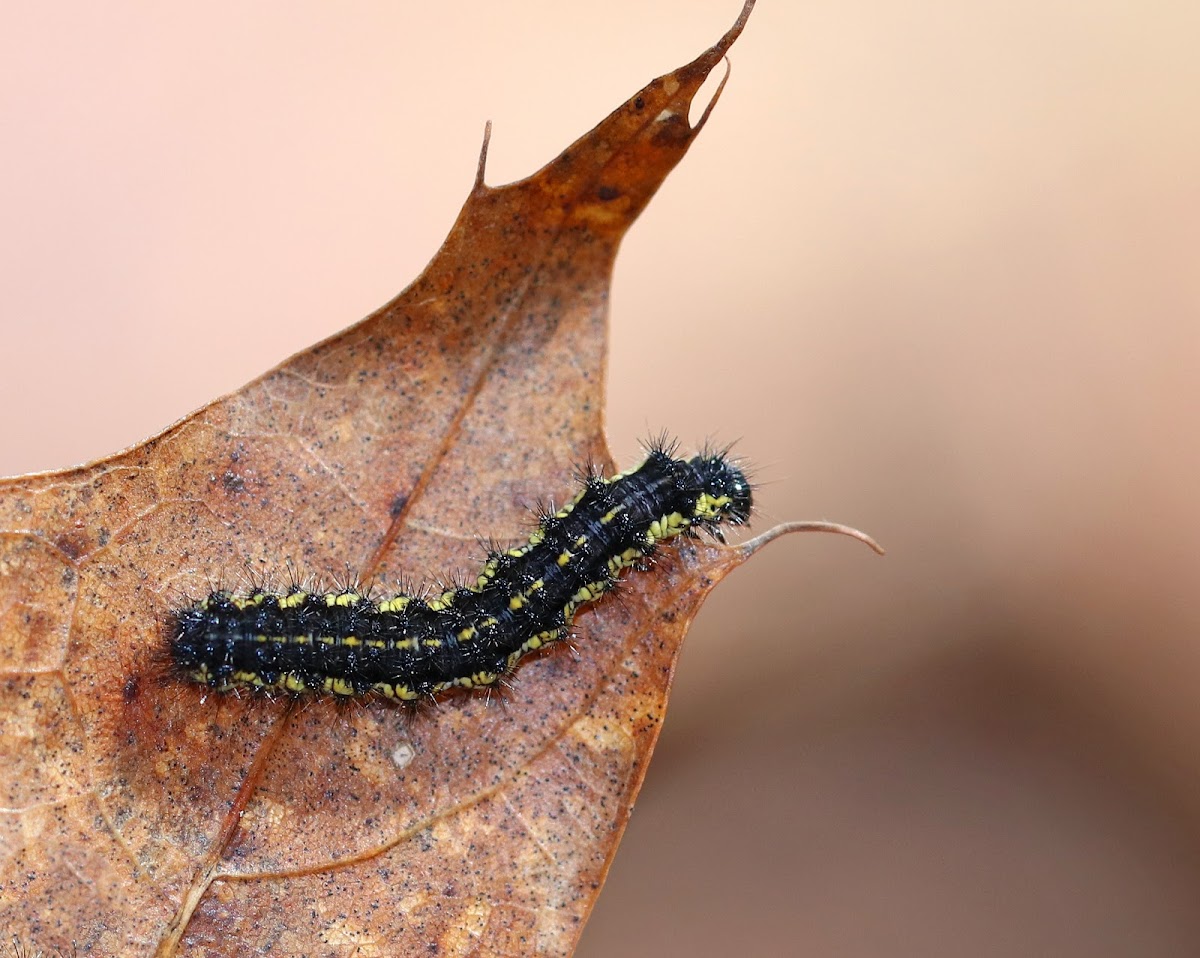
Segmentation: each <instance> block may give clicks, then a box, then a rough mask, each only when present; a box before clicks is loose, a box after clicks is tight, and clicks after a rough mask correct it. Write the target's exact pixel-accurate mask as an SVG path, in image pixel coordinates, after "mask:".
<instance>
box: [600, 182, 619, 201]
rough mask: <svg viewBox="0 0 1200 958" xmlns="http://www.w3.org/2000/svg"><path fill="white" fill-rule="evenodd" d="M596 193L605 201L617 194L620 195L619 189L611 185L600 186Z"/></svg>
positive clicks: (615, 196)
mask: <svg viewBox="0 0 1200 958" xmlns="http://www.w3.org/2000/svg"><path fill="white" fill-rule="evenodd" d="M596 195H597V196H599V197H600V199H602V200H604V202H606V203H607V202H608V201H609V200H615V199H616V198H617V197H618V196H620V195H621V191H620V190H617V189H614V188H613V187H611V186H602V187H600V189H598V190H597V191H596Z"/></svg>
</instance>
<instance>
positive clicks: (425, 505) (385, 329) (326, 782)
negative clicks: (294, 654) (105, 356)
mask: <svg viewBox="0 0 1200 958" xmlns="http://www.w3.org/2000/svg"><path fill="white" fill-rule="evenodd" d="M752 5H753V2H752V0H747V2H746V5H745V8H744V9H743V11H742V13H741V16H740V17H739V18H738V20H737V22H736V23H735V25H734V26H733V27H732V28H731V29H730V30H729V32H728V33H727V34H726V35H725V36H724V37H722V38H721V40H720V41H719V42H718V43H717V44H716V45H715V46H713V47H712V48H711V49H709V50H707V51H705V52H704V53H703V54H701V56H700V57H698V58H697V59H696V60H695V61H693V62H692V63H689V64H687V65H686V66H683V67H681V68H680V69H678V70H676V71H674V72H672V73H670V74H667V75H666V76H663V77H661V78H659V79H657V80H654V81H653V82H652V83H650V84H649V85H647V86H646V87H645V88H644V89H642V90H641V91H639V92H638V93H637V94H636V95H635V96H633V97H632V98H630V99H629V100H628V101H627V102H625V103H624V104H622V105H621V106H620V107H619V108H618V109H617V110H616V111H615V112H614V113H613V114H612V115H611V116H609V117H608V118H607V119H605V120H604V121H603V122H602V123H601V124H600V125H599V126H597V127H596V128H595V129H594V130H593V131H591V132H590V133H588V134H587V135H586V136H584V137H583V138H582V139H580V140H579V141H577V142H576V143H574V144H572V145H571V146H570V147H569V148H568V149H567V150H566V151H565V152H564V153H563V154H562V155H561V156H559V157H558V158H557V159H556V160H554V161H553V162H552V163H550V164H549V165H548V166H546V167H545V168H544V169H542V170H541V171H540V172H538V173H537V174H535V175H534V176H532V177H530V178H529V179H527V180H523V181H521V182H518V183H514V184H511V185H509V186H504V187H500V188H492V187H488V186H486V185H485V184H484V177H483V170H484V163H483V158H482V157H481V160H480V167H479V175H478V177H477V180H476V182H475V185H474V188H473V189H472V191H471V194H470V196H469V197H468V199H467V202H466V204H465V206H464V207H463V209H462V212H461V213H460V215H459V217H458V220H457V222H456V223H455V225H454V228H453V230H452V231H451V233H450V235H449V237H448V238H447V239H446V242H445V244H444V245H443V247H442V248H441V250H440V251H439V252H438V254H437V255H436V256H435V257H434V259H433V261H432V262H431V263H430V264H429V266H428V267H427V268H426V270H425V271H424V273H422V275H421V276H420V277H419V278H418V279H417V280H416V281H415V282H414V283H413V284H412V285H411V286H409V287H408V288H407V289H406V290H405V291H404V292H403V293H401V294H400V295H399V296H398V297H397V298H396V299H395V300H393V301H392V302H390V303H388V304H387V305H386V306H384V307H383V308H382V309H380V310H379V311H378V312H376V313H375V314H374V315H372V316H370V317H369V318H367V319H366V320H364V321H362V322H360V323H358V324H357V325H355V326H353V327H351V328H350V329H348V330H346V331H345V332H343V333H341V334H339V335H337V336H335V337H333V338H332V339H329V340H327V341H325V342H323V343H321V344H319V345H317V346H315V347H313V348H312V349H310V350H308V351H306V352H304V353H302V354H300V355H297V356H295V357H293V358H292V359H290V360H289V361H287V362H286V363H284V364H283V365H282V366H280V367H278V368H277V369H275V370H273V371H272V372H270V373H268V374H266V375H265V376H263V377H262V378H260V379H258V380H257V381H255V382H253V383H251V384H250V385H248V386H247V387H245V388H244V389H242V390H241V391H239V392H237V393H235V394H233V395H231V396H227V397H225V398H223V399H220V400H218V401H216V402H214V403H212V404H210V405H209V406H206V407H205V408H203V409H201V410H200V411H198V412H197V413H195V414H194V415H192V416H190V417H189V418H187V419H186V420H184V421H182V422H180V423H178V424H176V425H174V426H172V427H171V428H170V429H168V430H167V431H166V432H164V433H162V434H161V435H159V436H156V437H155V438H153V439H151V440H149V441H147V442H145V443H143V444H142V445H140V446H137V447H135V448H133V449H131V450H128V451H126V452H123V453H120V454H119V455H116V456H113V457H111V458H109V459H105V460H102V461H99V462H96V463H93V464H91V465H88V466H85V467H81V468H78V469H73V470H68V471H64V472H58V473H50V474H44V475H38V476H32V477H24V478H20V479H14V480H9V481H6V482H4V483H3V484H2V485H0V527H2V530H3V531H2V535H0V767H2V769H3V775H2V777H0V806H2V808H0V828H2V829H3V831H2V834H0V929H4V930H6V931H7V932H8V933H12V934H16V935H18V936H19V937H20V938H21V939H22V940H23V941H25V942H28V943H29V944H30V945H31V946H35V947H37V948H41V949H51V948H55V947H57V948H62V949H64V950H67V951H69V950H70V948H71V945H72V942H75V943H77V947H78V951H79V953H80V954H97V955H151V954H157V955H176V954H184V955H231V954H243V953H261V954H280V955H298V954H306V955H343V954H351V953H352V954H357V955H408V954H412V955H418V954H419V955H429V954H438V955H460V954H471V955H527V954H533V953H537V954H559V955H562V954H568V953H569V952H570V951H571V950H572V948H573V947H574V943H575V941H576V940H577V938H578V936H579V934H580V931H581V929H582V926H583V922H584V920H585V919H586V917H587V914H588V912H589V911H590V909H591V907H592V903H593V901H594V899H595V896H596V894H597V893H598V891H599V888H600V886H601V884H602V883H603V881H604V876H605V873H606V870H607V868H608V864H609V862H610V860H611V858H612V856H613V854H614V851H615V848H616V845H617V841H618V839H619V837H620V834H621V832H622V830H623V828H624V826H625V823H626V820H627V817H628V814H629V810H630V808H631V805H632V802H633V799H634V796H635V795H636V793H637V790H638V787H639V785H640V783H641V781H642V777H643V774H644V772H645V769H646V763H647V761H648V759H649V755H650V752H651V750H652V749H653V746H654V742H655V739H656V738H657V735H658V731H659V728H660V726H661V723H662V719H663V712H664V709H665V706H666V698H667V693H668V690H669V687H670V683H671V676H672V670H673V668H674V663H675V658H676V654H677V652H678V650H679V645H680V642H681V640H682V637H683V634H684V631H685V630H686V628H687V625H688V624H689V622H690V621H691V619H692V617H693V616H694V615H695V613H696V610H697V608H698V606H699V605H700V603H701V601H702V600H703V598H704V596H705V595H706V594H707V592H708V591H709V590H710V589H711V588H712V586H713V584H714V583H715V582H717V581H718V580H720V579H721V578H722V577H723V576H724V575H726V574H727V573H728V572H729V571H730V570H731V569H733V568H734V567H736V566H737V565H738V564H740V563H741V562H742V561H743V560H744V559H745V558H746V557H747V556H748V555H749V554H750V552H751V551H753V549H754V548H755V547H756V545H757V544H761V541H763V540H758V542H756V543H751V544H747V545H744V546H742V547H739V548H726V547H722V546H718V545H716V544H710V543H701V542H696V541H692V542H688V543H686V544H685V545H684V546H683V547H681V548H680V549H679V550H677V551H675V552H674V553H673V554H672V555H670V556H668V557H667V558H666V559H664V561H662V562H661V564H660V568H659V569H658V570H657V571H656V574H655V575H653V576H642V577H639V578H638V579H637V581H636V582H635V583H633V584H631V586H630V587H629V588H628V589H627V591H626V592H625V594H624V597H623V599H622V600H620V601H606V602H603V603H600V604H598V605H597V606H596V607H594V608H593V609H592V610H590V611H589V612H588V613H587V614H586V615H584V616H582V617H581V619H580V621H579V625H580V628H581V631H582V634H583V636H584V638H583V639H582V640H581V641H580V642H579V643H578V654H577V655H572V654H570V652H569V651H568V650H567V649H566V648H565V647H564V648H559V649H556V650H554V654H548V655H545V656H542V657H541V658H538V659H536V660H534V661H531V662H528V663H527V664H525V665H524V666H523V667H522V668H521V670H520V673H519V676H518V680H517V681H516V682H515V686H514V688H513V689H512V690H511V691H509V692H507V693H505V694H504V696H503V701H502V702H497V701H491V702H488V701H487V700H485V698H483V697H480V696H475V697H470V696H461V697H456V698H452V699H451V700H449V701H446V702H443V703H442V704H441V705H440V707H437V708H433V709H429V710H426V711H424V712H422V713H420V714H418V715H416V716H415V717H412V716H409V715H407V714H406V713H403V712H400V711H398V710H397V709H395V708H390V707H388V706H386V705H385V704H383V703H378V702H375V703H368V704H358V703H356V704H355V705H353V706H350V707H344V706H343V707H338V706H337V705H336V704H335V703H332V702H330V701H327V700H321V701H304V702H298V701H293V700H288V699H284V698H279V699H274V700H270V699H264V698H261V697H252V696H242V697H237V696H228V695H227V696H222V695H216V694H212V693H208V692H206V690H204V689H201V688H198V687H193V686H188V685H183V684H181V683H179V682H175V681H172V680H170V679H169V678H168V677H167V676H166V674H165V671H164V663H163V657H162V636H161V629H160V623H161V619H162V616H163V614H164V613H165V612H166V610H168V609H169V608H170V607H172V606H173V605H177V604H178V603H179V601H180V597H181V596H197V595H200V594H203V593H204V592H205V591H207V590H208V589H209V588H210V587H212V585H213V584H214V582H216V581H219V580H225V581H230V580H232V581H234V582H236V581H238V577H239V576H240V575H242V574H243V570H244V569H247V568H248V569H250V570H251V571H252V572H255V573H258V572H261V571H264V570H265V571H266V572H268V573H270V572H273V573H275V574H276V575H277V576H284V577H286V568H287V566H288V565H292V566H294V567H296V568H298V569H301V570H317V571H325V572H328V571H329V570H333V571H336V570H339V569H352V570H355V572H356V573H357V574H358V575H359V576H361V577H362V578H363V579H364V580H368V581H370V580H377V581H379V582H381V583H392V582H395V581H396V580H398V579H400V578H402V577H404V578H408V579H411V578H413V577H414V576H415V577H421V576H424V575H427V574H429V573H437V572H446V571H448V570H464V571H465V570H469V569H472V568H473V567H474V566H475V565H476V564H477V562H478V558H479V548H478V545H477V543H476V539H475V536H476V535H479V534H484V535H488V536H493V537H496V538H497V539H514V540H515V539H521V538H524V536H525V535H526V534H527V531H528V526H529V516H528V507H529V505H530V504H531V503H533V502H535V501H537V500H538V499H541V498H547V497H551V496H553V497H558V498H560V499H561V498H562V497H563V496H566V495H568V494H569V493H570V492H571V490H572V488H573V481H574V480H573V475H572V473H573V469H574V467H575V466H576V465H577V464H578V463H580V462H581V461H585V460H589V459H590V460H593V461H595V462H598V463H600V464H604V465H606V466H609V467H611V466H612V465H613V463H612V462H611V457H610V455H609V453H608V450H607V447H606V444H605V440H604V435H603V428H602V408H603V398H604V397H603V390H602V387H603V371H604V356H605V313H606V302H607V297H608V288H609V276H610V272H611V269H612V263H613V258H614V256H615V253H616V249H617V246H618V244H619V242H620V240H621V237H622V236H623V235H624V233H625V231H626V230H627V229H628V227H629V225H630V224H631V223H632V221H633V220H634V219H635V218H636V216H637V215H638V213H639V212H640V211H641V210H642V208H643V207H644V206H645V205H646V203H647V202H648V201H649V199H650V197H651V196H652V195H653V193H654V192H655V190H656V189H657V188H658V186H659V185H660V184H661V183H662V181H663V179H664V177H665V176H666V174H667V173H668V172H669V171H670V170H671V169H672V168H673V167H674V166H675V164H676V163H677V162H678V161H679V160H680V158H681V157H682V156H683V154H684V153H685V152H686V150H687V149H688V147H689V146H690V144H691V142H692V140H693V139H694V138H695V136H696V134H697V133H698V132H699V130H700V128H701V127H702V126H703V124H704V120H705V119H706V118H707V115H708V114H707V112H705V114H704V116H703V117H702V118H701V119H700V121H699V122H698V123H697V124H696V125H695V126H691V125H689V122H688V119H687V117H688V107H689V105H690V102H691V100H692V98H693V96H694V95H695V94H696V92H697V90H698V88H699V87H700V85H701V83H702V82H703V81H704V79H705V78H706V77H707V76H708V74H709V72H710V71H712V70H713V69H714V68H715V67H716V66H717V65H718V64H719V63H720V61H721V60H722V58H723V57H724V55H725V52H726V50H727V49H728V48H729V46H730V45H731V44H732V43H733V41H734V40H735V39H736V38H737V36H738V35H739V33H740V32H741V30H742V28H743V26H744V25H745V22H746V18H747V17H748V15H749V12H750V9H751V7H752ZM718 95H719V91H718ZM713 103H715V98H714V100H713ZM711 107H712V104H710V105H709V109H711ZM485 152H486V143H485Z"/></svg>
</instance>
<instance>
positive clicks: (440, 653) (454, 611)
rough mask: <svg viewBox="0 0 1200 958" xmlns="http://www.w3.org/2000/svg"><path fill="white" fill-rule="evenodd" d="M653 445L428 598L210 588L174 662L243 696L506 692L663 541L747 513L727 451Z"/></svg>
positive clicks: (172, 636) (176, 617)
mask: <svg viewBox="0 0 1200 958" xmlns="http://www.w3.org/2000/svg"><path fill="white" fill-rule="evenodd" d="M674 451H675V450H674V447H671V446H667V445H665V444H663V443H657V444H655V445H654V446H652V447H651V448H650V450H649V456H648V457H647V458H646V460H645V462H643V463H642V464H641V465H640V466H638V467H637V468H636V469H632V470H630V471H629V472H624V473H620V474H619V475H616V476H612V477H611V478H604V477H603V476H601V475H599V474H597V473H596V472H595V471H594V470H588V471H587V473H586V475H585V476H584V478H583V489H582V490H581V491H580V492H579V494H578V495H577V496H576V497H575V499H574V500H573V501H572V502H570V503H568V504H567V505H566V506H564V507H563V508H562V509H561V510H559V511H558V512H557V513H555V514H553V515H545V516H543V517H542V518H541V521H540V523H539V526H538V528H537V529H536V530H535V531H534V533H533V534H532V535H531V536H530V537H529V541H528V542H526V543H525V544H524V545H522V546H519V547H517V548H514V549H509V550H506V551H499V550H493V551H491V552H490V553H489V554H488V558H487V561H486V562H485V563H484V566H483V568H482V569H481V570H480V572H479V576H478V578H477V579H476V580H475V583H474V584H473V585H470V586H468V587H462V588H454V589H450V590H449V591H446V592H443V593H442V594H441V595H438V596H436V597H432V598H425V597H421V596H409V595H397V596H393V597H391V598H385V599H378V600H376V599H371V598H370V597H368V596H366V595H364V594H363V593H362V592H360V591H358V590H355V589H344V590H341V591H335V592H325V593H311V592H308V591H305V590H303V589H295V590H293V591H290V592H286V593H274V592H270V591H266V590H264V589H252V590H250V591H248V592H246V593H244V594H235V593H231V592H226V591H214V592H212V593H210V594H209V595H208V597H207V598H205V599H203V600H201V601H199V602H197V603H195V604H194V605H191V606H188V607H186V608H182V609H177V610H175V611H174V612H172V613H171V615H170V617H169V619H168V622H167V637H168V646H169V653H170V657H171V660H172V662H173V664H174V666H175V668H176V670H177V671H178V673H179V674H181V675H182V676H183V677H184V678H186V679H188V680H190V681H193V682H199V683H202V684H204V685H208V686H211V687H213V688H215V689H219V690H228V689H236V688H248V689H262V690H281V691H285V692H292V693H297V694H299V693H306V692H316V693H329V694H332V695H336V696H359V695H367V694H370V693H375V694H378V695H382V696H385V697H387V698H391V699H399V700H403V701H412V700H415V699H419V698H422V697H425V696H429V695H434V694H436V693H438V692H442V691H444V690H446V689H449V688H451V687H454V686H458V687H461V688H467V689H472V688H478V687H484V686H489V685H492V684H494V683H495V682H497V681H498V680H499V679H500V678H501V677H502V676H504V675H505V674H506V673H508V672H511V671H512V670H513V669H515V668H516V667H517V664H518V663H519V662H520V661H521V659H522V657H524V656H525V655H526V654H528V653H530V652H533V651H535V650H536V649H540V648H542V647H543V646H544V645H547V644H548V643H551V642H555V641H557V640H559V639H562V638H564V637H565V636H567V635H568V634H569V632H570V628H571V623H572V621H573V619H574V618H575V614H576V613H577V612H578V611H579V609H580V608H581V607H582V606H585V605H587V604H588V603H590V602H594V601H596V600H597V599H599V598H600V597H601V596H603V595H604V594H605V593H606V592H608V591H609V590H610V589H611V588H612V587H613V584H614V582H615V581H616V579H617V577H618V575H619V574H620V572H621V570H623V569H626V568H629V567H635V568H643V567H645V565H646V562H645V560H646V559H647V558H648V557H649V556H650V555H651V554H652V553H653V552H654V550H655V549H656V548H657V547H658V545H659V543H661V542H665V541H667V540H670V539H673V538H674V537H675V536H678V535H680V534H685V535H694V534H695V531H696V530H704V531H707V532H709V533H711V534H712V535H714V536H716V537H717V538H721V532H720V529H719V528H718V527H719V526H720V525H721V524H722V523H729V524H731V525H741V524H743V523H745V522H746V521H748V519H749V517H750V511H751V499H752V494H751V487H750V482H749V481H748V480H747V478H746V475H745V473H744V472H743V471H742V470H741V469H740V468H739V467H738V466H737V465H736V464H735V463H734V462H732V461H731V460H730V459H729V457H728V453H727V450H725V451H719V452H716V451H708V452H703V453H700V454H699V455H696V456H694V457H693V458H691V459H676V458H674V455H673V453H674Z"/></svg>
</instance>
